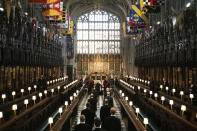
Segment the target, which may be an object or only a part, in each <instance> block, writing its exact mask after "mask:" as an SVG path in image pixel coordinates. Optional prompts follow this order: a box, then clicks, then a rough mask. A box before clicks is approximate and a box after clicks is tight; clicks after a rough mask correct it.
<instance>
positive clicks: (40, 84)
mask: <svg viewBox="0 0 197 131" xmlns="http://www.w3.org/2000/svg"><path fill="white" fill-rule="evenodd" d="M38 88H39V90H40V91H44V90H45V89H46V88H47V81H46V79H45V78H44V75H41V77H40V78H39V79H38Z"/></svg>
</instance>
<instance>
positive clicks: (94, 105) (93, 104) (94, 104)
mask: <svg viewBox="0 0 197 131" xmlns="http://www.w3.org/2000/svg"><path fill="white" fill-rule="evenodd" d="M88 102H89V103H90V109H91V110H92V111H93V112H94V113H95V112H96V109H97V99H96V98H95V97H94V94H93V93H91V94H90V99H88Z"/></svg>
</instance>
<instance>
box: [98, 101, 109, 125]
mask: <svg viewBox="0 0 197 131" xmlns="http://www.w3.org/2000/svg"><path fill="white" fill-rule="evenodd" d="M109 116H110V106H109V105H108V100H107V99H105V100H104V105H103V106H102V107H101V110H100V118H101V121H102V122H103V121H104V120H105V119H106V118H107V117H109Z"/></svg>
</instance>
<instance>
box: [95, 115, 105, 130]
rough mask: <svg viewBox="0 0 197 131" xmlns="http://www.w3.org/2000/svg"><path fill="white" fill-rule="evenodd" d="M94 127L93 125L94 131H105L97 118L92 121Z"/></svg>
mask: <svg viewBox="0 0 197 131" xmlns="http://www.w3.org/2000/svg"><path fill="white" fill-rule="evenodd" d="M94 125H95V129H94V131H106V130H104V129H102V128H101V120H100V119H99V118H95V119H94Z"/></svg>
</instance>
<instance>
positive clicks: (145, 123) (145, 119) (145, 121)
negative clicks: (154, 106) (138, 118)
mask: <svg viewBox="0 0 197 131" xmlns="http://www.w3.org/2000/svg"><path fill="white" fill-rule="evenodd" d="M144 125H145V128H146V126H147V125H148V118H144Z"/></svg>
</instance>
